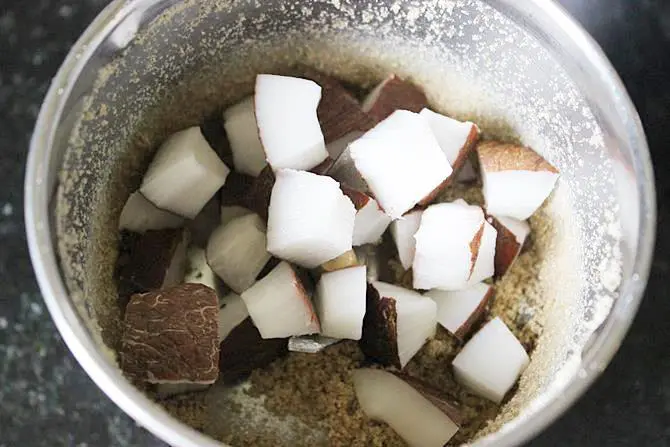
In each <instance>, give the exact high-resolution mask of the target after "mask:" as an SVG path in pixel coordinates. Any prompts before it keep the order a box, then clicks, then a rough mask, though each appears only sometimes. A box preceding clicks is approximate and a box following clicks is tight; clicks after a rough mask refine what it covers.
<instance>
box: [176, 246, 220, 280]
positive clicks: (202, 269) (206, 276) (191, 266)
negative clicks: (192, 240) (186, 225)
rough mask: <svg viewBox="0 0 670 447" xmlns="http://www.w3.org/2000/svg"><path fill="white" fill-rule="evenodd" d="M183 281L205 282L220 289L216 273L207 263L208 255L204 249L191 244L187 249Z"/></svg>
mask: <svg viewBox="0 0 670 447" xmlns="http://www.w3.org/2000/svg"><path fill="white" fill-rule="evenodd" d="M183 282H185V283H192V284H203V285H205V286H207V287H209V288H211V289H214V290H215V291H216V290H217V289H218V281H217V279H216V274H215V273H214V271H213V270H212V268H211V267H210V266H209V264H207V255H206V254H205V250H204V249H202V248H200V247H197V246H195V245H191V246H190V247H188V249H187V250H186V273H185V275H184V281H183Z"/></svg>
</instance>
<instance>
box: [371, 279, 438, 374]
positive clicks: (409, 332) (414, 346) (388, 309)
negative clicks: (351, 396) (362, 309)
mask: <svg viewBox="0 0 670 447" xmlns="http://www.w3.org/2000/svg"><path fill="white" fill-rule="evenodd" d="M366 298H367V310H366V313H365V318H364V320H363V335H362V338H361V341H360V347H361V350H362V351H363V353H364V354H365V355H366V356H367V357H369V358H370V359H372V360H374V361H376V362H379V363H381V364H382V365H385V366H396V367H398V368H400V369H402V368H404V367H405V365H406V364H407V362H409V361H410V360H411V359H412V357H414V355H415V354H416V353H417V352H418V351H419V349H421V347H422V346H423V345H424V343H425V342H426V340H428V339H429V338H430V337H433V336H434V335H435V328H436V325H437V320H436V318H437V305H436V304H435V301H433V300H431V299H430V298H426V297H423V296H422V295H420V294H419V293H417V292H415V291H413V290H407V289H403V288H402V287H398V286H394V285H392V284H388V283H383V282H373V283H372V284H368V288H367V297H366Z"/></svg>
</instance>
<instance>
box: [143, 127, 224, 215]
mask: <svg viewBox="0 0 670 447" xmlns="http://www.w3.org/2000/svg"><path fill="white" fill-rule="evenodd" d="M229 172H230V169H228V167H227V166H226V165H225V164H224V163H223V162H222V161H221V159H220V158H219V156H218V155H217V154H216V152H214V150H213V149H212V148H211V147H210V145H209V143H207V141H206V140H205V138H204V137H203V135H202V132H201V131H200V128H198V127H191V128H189V129H186V130H183V131H181V132H177V133H175V134H174V135H172V136H171V137H169V138H168V139H167V140H166V141H165V142H164V143H163V144H162V145H161V147H160V148H159V149H158V152H156V155H155V156H154V159H153V160H152V161H151V164H150V165H149V169H148V170H147V172H146V174H145V175H144V179H143V180H142V186H141V188H140V192H141V193H142V194H143V195H144V197H146V198H147V199H149V200H150V201H151V202H152V203H153V204H154V205H156V206H157V207H158V208H161V209H164V210H167V211H171V212H173V213H175V214H179V215H180V216H184V217H187V218H189V219H193V218H195V216H197V215H198V213H199V212H200V210H202V208H203V207H204V206H205V204H206V203H207V202H208V201H209V200H210V199H211V198H212V196H214V194H215V193H216V192H217V191H218V190H219V189H220V188H221V187H222V186H223V184H224V183H225V182H226V178H227V177H228V173H229Z"/></svg>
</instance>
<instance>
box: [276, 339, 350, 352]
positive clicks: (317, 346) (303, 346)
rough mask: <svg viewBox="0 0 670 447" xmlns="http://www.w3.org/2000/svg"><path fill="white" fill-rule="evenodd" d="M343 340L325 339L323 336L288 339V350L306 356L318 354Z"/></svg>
mask: <svg viewBox="0 0 670 447" xmlns="http://www.w3.org/2000/svg"><path fill="white" fill-rule="evenodd" d="M340 341H342V340H340V339H339V338H330V337H324V336H322V335H301V336H299V337H291V338H289V339H288V350H289V351H291V352H302V353H305V354H316V353H317V352H321V351H323V350H324V349H326V348H327V347H328V346H332V345H334V344H335V343H338V342H340Z"/></svg>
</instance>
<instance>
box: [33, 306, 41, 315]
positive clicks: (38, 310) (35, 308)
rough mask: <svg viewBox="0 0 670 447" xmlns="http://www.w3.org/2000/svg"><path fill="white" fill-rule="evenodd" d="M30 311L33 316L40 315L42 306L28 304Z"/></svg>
mask: <svg viewBox="0 0 670 447" xmlns="http://www.w3.org/2000/svg"><path fill="white" fill-rule="evenodd" d="M30 311H31V312H32V313H33V314H35V315H42V306H40V305H39V304H37V303H30Z"/></svg>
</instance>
